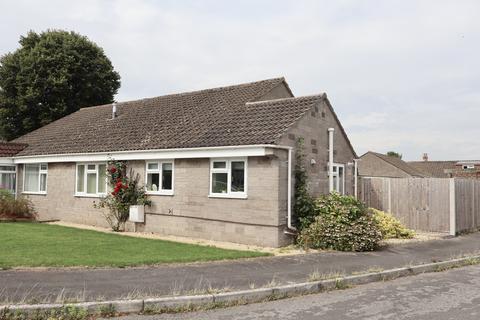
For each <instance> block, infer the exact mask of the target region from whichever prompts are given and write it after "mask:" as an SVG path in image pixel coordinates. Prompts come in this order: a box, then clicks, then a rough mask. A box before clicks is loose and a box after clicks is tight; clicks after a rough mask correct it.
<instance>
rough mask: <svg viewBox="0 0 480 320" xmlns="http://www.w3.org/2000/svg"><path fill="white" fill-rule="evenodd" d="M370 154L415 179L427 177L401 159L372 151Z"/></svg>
mask: <svg viewBox="0 0 480 320" xmlns="http://www.w3.org/2000/svg"><path fill="white" fill-rule="evenodd" d="M369 153H372V154H374V155H376V156H377V157H379V158H381V159H382V160H384V161H385V162H388V163H389V164H391V165H393V166H395V167H397V168H398V169H400V170H402V171H403V172H405V173H407V174H409V175H411V176H413V177H424V176H425V174H424V173H422V172H421V171H419V170H417V169H416V168H414V167H413V166H410V165H409V164H408V163H407V162H405V161H403V160H402V159H400V158H397V157H391V156H387V155H386V154H382V153H377V152H372V151H369Z"/></svg>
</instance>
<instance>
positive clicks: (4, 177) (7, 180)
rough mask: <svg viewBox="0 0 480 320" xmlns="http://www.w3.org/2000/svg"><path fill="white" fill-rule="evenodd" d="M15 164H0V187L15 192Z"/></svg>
mask: <svg viewBox="0 0 480 320" xmlns="http://www.w3.org/2000/svg"><path fill="white" fill-rule="evenodd" d="M15 177H16V170H15V166H8V165H0V189H3V190H8V191H10V192H11V193H15Z"/></svg>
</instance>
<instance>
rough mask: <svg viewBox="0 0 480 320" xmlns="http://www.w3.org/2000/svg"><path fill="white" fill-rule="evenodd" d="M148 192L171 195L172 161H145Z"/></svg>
mask: <svg viewBox="0 0 480 320" xmlns="http://www.w3.org/2000/svg"><path fill="white" fill-rule="evenodd" d="M145 188H146V190H147V193H148V194H163V195H173V161H156V162H147V183H146V185H145Z"/></svg>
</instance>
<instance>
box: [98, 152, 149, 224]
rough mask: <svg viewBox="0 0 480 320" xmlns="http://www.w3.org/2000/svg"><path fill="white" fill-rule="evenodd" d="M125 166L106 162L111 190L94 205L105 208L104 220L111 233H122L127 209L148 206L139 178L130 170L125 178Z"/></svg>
mask: <svg viewBox="0 0 480 320" xmlns="http://www.w3.org/2000/svg"><path fill="white" fill-rule="evenodd" d="M126 171H127V165H126V163H125V162H124V161H115V160H111V161H109V162H108V169H107V177H108V184H109V186H110V188H111V189H112V190H113V191H112V192H111V193H110V194H109V195H107V196H106V197H105V198H102V199H101V200H100V202H99V203H98V204H97V203H94V204H93V206H94V207H95V208H107V209H108V211H107V212H105V213H104V217H105V220H107V223H108V224H109V225H110V227H111V228H112V230H113V231H123V230H124V229H125V223H126V222H127V220H128V216H129V209H130V206H132V205H150V204H151V201H150V200H148V199H147V195H146V194H145V188H142V187H141V186H140V185H139V180H140V176H139V175H138V174H136V175H135V174H134V172H133V170H131V169H130V174H129V175H128V176H127V174H126Z"/></svg>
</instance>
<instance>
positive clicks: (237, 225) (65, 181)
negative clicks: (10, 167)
mask: <svg viewBox="0 0 480 320" xmlns="http://www.w3.org/2000/svg"><path fill="white" fill-rule="evenodd" d="M282 159H283V161H285V160H286V152H285V151H283V150H279V151H277V152H276V155H275V156H269V157H250V158H249V159H248V199H220V198H209V197H208V193H209V183H210V176H209V174H210V173H209V172H210V171H209V163H210V162H209V159H177V160H175V169H174V170H175V171H174V175H175V178H174V195H173V196H163V195H152V196H150V198H151V199H152V201H153V205H152V206H151V207H150V208H148V207H147V208H146V212H147V215H146V223H145V224H144V225H141V224H139V225H137V227H138V228H137V230H139V231H146V232H157V233H160V234H166V235H177V236H187V237H195V238H203V239H211V240H219V241H230V242H237V243H244V244H254V245H263V246H272V247H278V246H282V245H285V244H287V243H288V242H289V241H291V239H290V238H289V237H288V236H286V235H285V234H284V233H283V231H284V223H285V214H286V213H285V212H286V188H285V187H283V186H282V187H281V186H280V185H279V181H280V179H281V178H280V175H282V177H285V179H286V164H285V163H282ZM129 166H130V167H131V168H133V169H134V170H135V172H138V173H140V175H141V183H142V184H143V181H144V176H145V162H144V161H131V162H129ZM282 171H285V173H282ZM19 176H20V177H21V176H22V174H21V173H20V174H19ZM47 181H48V193H47V195H29V196H28V197H29V198H30V199H31V200H32V201H33V203H34V205H35V207H36V208H37V210H38V213H39V214H40V218H42V219H60V220H63V221H69V222H75V223H82V224H88V225H101V226H106V223H105V220H104V218H103V216H102V214H101V211H100V210H98V209H94V208H93V206H92V203H93V201H94V200H98V199H95V198H80V197H75V196H74V187H75V163H50V164H49V166H48V180H47ZM19 187H20V190H21V184H20V185H19ZM282 193H285V195H283V194H282ZM283 202H285V203H283ZM131 227H132V226H131V225H129V228H131Z"/></svg>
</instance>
